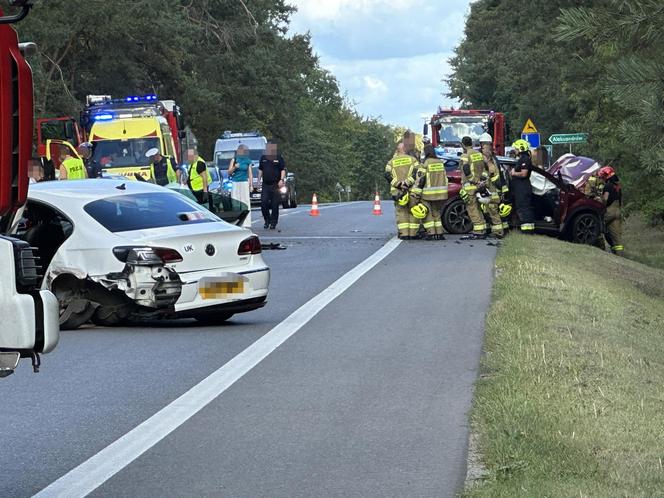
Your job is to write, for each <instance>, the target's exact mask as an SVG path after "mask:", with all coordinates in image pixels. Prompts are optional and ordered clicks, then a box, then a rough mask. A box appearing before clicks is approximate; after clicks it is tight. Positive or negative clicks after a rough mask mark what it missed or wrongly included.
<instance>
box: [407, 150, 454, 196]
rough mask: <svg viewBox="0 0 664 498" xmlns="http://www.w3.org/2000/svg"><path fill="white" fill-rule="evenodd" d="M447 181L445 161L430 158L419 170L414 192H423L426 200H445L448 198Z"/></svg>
mask: <svg viewBox="0 0 664 498" xmlns="http://www.w3.org/2000/svg"><path fill="white" fill-rule="evenodd" d="M447 183H448V180H447V173H446V172H445V163H444V162H443V161H442V160H440V159H435V158H428V159H427V160H425V161H424V164H423V165H422V166H420V168H419V169H418V170H417V182H416V183H415V186H414V187H413V192H414V193H416V194H421V195H422V199H424V200H425V201H444V200H446V199H447Z"/></svg>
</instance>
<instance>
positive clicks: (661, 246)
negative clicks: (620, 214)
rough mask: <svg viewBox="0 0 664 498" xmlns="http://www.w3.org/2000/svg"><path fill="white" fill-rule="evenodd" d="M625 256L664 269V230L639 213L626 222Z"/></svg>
mask: <svg viewBox="0 0 664 498" xmlns="http://www.w3.org/2000/svg"><path fill="white" fill-rule="evenodd" d="M625 256H627V257H628V258H630V259H633V260H634V261H639V262H641V263H644V264H646V265H650V266H654V267H656V268H662V269H664V230H663V229H662V228H661V227H652V226H649V225H647V224H646V222H645V221H644V220H643V218H642V217H641V216H640V215H639V214H633V215H631V216H630V217H629V218H627V221H626V223H625Z"/></svg>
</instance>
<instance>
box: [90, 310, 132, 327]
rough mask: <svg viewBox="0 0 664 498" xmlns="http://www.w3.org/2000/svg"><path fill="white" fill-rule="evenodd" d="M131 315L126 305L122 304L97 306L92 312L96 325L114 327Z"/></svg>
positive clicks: (92, 318) (93, 321)
mask: <svg viewBox="0 0 664 498" xmlns="http://www.w3.org/2000/svg"><path fill="white" fill-rule="evenodd" d="M128 316H129V310H128V308H127V306H126V305H122V306H97V309H96V310H95V312H94V313H93V314H92V317H91V320H92V323H94V324H95V325H101V326H102V327H114V326H116V325H120V324H121V323H123V322H124V321H125V320H126V319H127V317H128Z"/></svg>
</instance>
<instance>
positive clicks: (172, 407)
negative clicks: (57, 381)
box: [34, 238, 401, 498]
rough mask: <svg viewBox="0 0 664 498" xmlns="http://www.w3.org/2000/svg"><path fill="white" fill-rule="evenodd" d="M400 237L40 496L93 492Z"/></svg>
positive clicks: (346, 286)
mask: <svg viewBox="0 0 664 498" xmlns="http://www.w3.org/2000/svg"><path fill="white" fill-rule="evenodd" d="M400 243H401V241H400V240H399V239H397V238H392V239H390V240H389V241H388V242H387V243H386V244H385V245H383V246H382V247H381V248H380V249H378V251H376V252H374V253H373V254H372V255H371V256H369V257H368V258H366V259H365V260H364V261H362V262H361V263H360V264H358V265H357V266H355V267H354V268H353V269H351V270H350V271H348V272H347V273H345V274H344V275H342V276H341V277H340V278H339V279H337V280H335V281H334V282H333V283H332V284H330V285H329V286H328V287H327V288H326V289H325V290H323V291H322V292H320V293H319V294H317V295H316V296H314V297H312V298H311V299H310V300H309V301H307V302H306V303H305V304H303V305H302V306H300V307H299V308H298V309H296V310H295V311H294V312H293V313H291V314H290V315H289V316H288V317H287V318H285V319H284V320H283V321H282V322H280V323H279V324H278V325H276V326H275V327H274V328H272V329H271V330H270V331H269V332H267V333H266V334H265V335H264V336H263V337H261V338H260V339H258V340H257V341H255V342H254V343H252V344H251V345H250V346H249V347H247V348H246V349H245V350H243V351H242V352H241V353H239V354H238V355H236V356H234V357H233V358H232V359H231V360H230V361H228V362H227V363H225V364H224V365H222V366H221V367H220V368H218V369H217V370H215V371H214V372H212V373H211V374H210V375H208V376H207V377H206V378H205V379H203V380H202V381H200V382H199V383H198V384H196V385H195V386H193V387H192V388H191V389H189V390H188V391H187V392H185V393H184V394H182V395H181V396H180V397H178V398H177V399H175V400H174V401H172V402H171V403H169V404H168V405H166V406H165V407H164V408H162V409H161V410H159V411H158V412H157V413H155V414H154V415H152V416H151V417H150V418H148V419H147V420H145V421H143V422H142V423H140V424H139V425H138V426H136V427H135V428H134V429H132V430H131V431H129V432H127V433H126V434H125V435H124V436H121V437H120V438H119V439H117V440H115V441H114V442H113V443H111V444H109V445H108V446H106V447H105V448H104V449H102V450H101V451H99V452H98V453H96V454H95V455H93V456H92V457H90V458H89V459H87V460H86V461H84V462H83V463H81V464H80V465H78V466H76V467H74V468H73V469H72V470H70V471H69V472H67V473H66V474H65V475H63V476H62V477H60V478H59V479H57V480H55V481H53V482H52V483H51V484H49V485H48V486H47V487H45V488H44V489H43V490H41V491H40V492H38V493H37V494H35V495H34V496H35V497H36V498H54V497H58V498H60V497H61V498H74V497H84V496H87V495H88V494H90V493H92V492H93V491H94V490H95V489H97V488H98V487H99V486H101V485H102V484H104V483H105V482H106V481H108V480H109V479H111V478H112V477H113V476H114V475H115V474H117V473H118V472H120V471H121V470H122V469H124V468H125V467H127V466H128V465H130V464H131V463H132V462H133V461H134V460H136V459H137V458H139V457H140V456H141V455H142V454H143V453H145V452H146V451H148V450H149V449H150V448H152V447H153V446H155V445H156V444H157V443H159V442H160V441H162V440H163V439H164V438H166V437H167V436H168V435H169V434H171V433H172V432H173V431H175V430H176V429H177V428H179V427H180V426H181V425H182V424H184V423H185V422H186V421H187V420H189V419H190V418H191V417H193V416H194V415H195V414H196V413H198V412H199V411H200V410H202V409H203V408H205V407H206V406H207V405H208V404H210V403H211V402H212V401H213V400H215V399H216V398H218V397H219V396H220V395H221V394H223V392H224V391H226V390H227V389H228V388H229V387H231V386H232V385H233V384H235V382H237V381H238V380H240V379H241V378H242V377H243V376H244V375H245V374H247V373H248V372H250V371H251V370H252V369H253V368H254V367H255V366H257V365H258V364H259V363H260V362H262V361H263V360H264V359H265V358H267V357H268V356H269V355H270V354H271V353H272V352H274V351H275V350H276V349H277V348H278V347H279V346H281V345H282V344H283V343H284V342H286V341H287V340H288V339H289V338H290V337H291V336H293V335H294V334H295V333H296V332H297V331H298V330H300V329H301V328H302V327H303V326H304V325H306V324H307V323H308V322H309V321H311V319H313V318H314V317H315V316H316V315H317V314H318V313H320V312H321V311H322V310H323V309H324V308H325V307H326V306H327V305H328V304H330V303H331V302H332V301H334V300H335V299H336V298H337V297H339V296H340V295H341V294H343V293H344V292H345V291H346V290H348V289H349V288H350V287H351V286H352V285H353V284H354V283H355V282H357V281H358V280H359V279H360V278H362V277H363V276H364V275H365V274H366V273H368V272H369V271H370V270H372V269H373V268H374V267H375V266H376V265H377V264H378V263H380V262H381V261H382V260H383V259H385V258H386V257H387V256H389V255H390V254H391V253H392V252H393V251H394V250H395V249H396V248H397V247H398V246H399V244H400Z"/></svg>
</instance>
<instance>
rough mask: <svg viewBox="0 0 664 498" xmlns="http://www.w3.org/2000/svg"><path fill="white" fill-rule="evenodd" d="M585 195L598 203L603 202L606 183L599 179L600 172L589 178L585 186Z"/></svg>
mask: <svg viewBox="0 0 664 498" xmlns="http://www.w3.org/2000/svg"><path fill="white" fill-rule="evenodd" d="M583 193H584V194H586V195H587V196H588V197H591V198H593V199H595V200H597V201H600V202H601V201H602V194H603V193H604V181H603V180H602V179H601V178H600V177H599V171H597V172H596V173H593V174H592V175H590V176H589V177H588V180H586V184H585V185H584V186H583Z"/></svg>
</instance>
